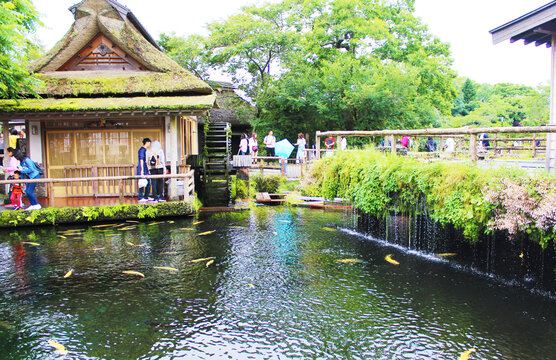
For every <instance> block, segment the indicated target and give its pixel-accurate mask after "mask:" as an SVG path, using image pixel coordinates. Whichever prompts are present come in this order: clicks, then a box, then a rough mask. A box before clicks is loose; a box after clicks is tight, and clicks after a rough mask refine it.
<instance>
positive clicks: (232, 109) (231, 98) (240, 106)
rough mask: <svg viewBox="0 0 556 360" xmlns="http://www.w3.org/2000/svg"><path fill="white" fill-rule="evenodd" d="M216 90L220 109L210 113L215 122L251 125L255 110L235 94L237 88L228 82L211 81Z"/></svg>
mask: <svg viewBox="0 0 556 360" xmlns="http://www.w3.org/2000/svg"><path fill="white" fill-rule="evenodd" d="M209 84H210V85H211V87H212V88H213V89H214V90H215V94H216V103H217V104H218V108H215V109H212V110H211V111H210V119H211V121H213V122H229V123H230V124H232V125H250V124H249V122H250V120H252V119H253V118H254V117H255V108H254V107H253V106H252V105H251V104H249V102H248V101H247V100H245V99H243V98H242V97H241V96H239V95H238V94H237V93H236V92H235V87H234V86H233V85H232V84H230V83H227V82H220V81H209Z"/></svg>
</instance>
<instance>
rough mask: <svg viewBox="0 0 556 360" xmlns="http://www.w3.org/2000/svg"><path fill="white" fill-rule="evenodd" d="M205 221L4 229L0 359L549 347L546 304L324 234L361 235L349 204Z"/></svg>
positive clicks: (389, 354) (378, 355) (490, 353)
mask: <svg viewBox="0 0 556 360" xmlns="http://www.w3.org/2000/svg"><path fill="white" fill-rule="evenodd" d="M202 220H204V222H202V223H200V224H197V225H194V224H195V223H196V220H195V219H193V218H186V219H183V220H174V221H170V222H169V221H165V222H145V223H140V224H135V223H124V224H115V226H107V227H88V228H79V229H77V228H75V229H74V228H72V229H69V228H59V229H40V230H34V231H28V230H26V231H19V232H11V233H9V232H4V233H2V234H0V236H1V240H2V243H0V256H1V260H0V289H1V293H0V339H1V340H0V358H2V359H55V358H61V357H62V356H61V355H58V354H57V353H56V350H55V349H54V348H52V347H50V346H49V345H48V340H55V341H57V342H59V343H61V344H63V345H65V347H66V348H67V350H68V351H69V355H68V358H72V359H151V358H152V359H162V358H164V359H173V358H175V359H178V358H187V359H207V358H261V359H282V358H319V359H320V358H351V359H405V358H417V359H454V358H457V357H458V356H459V354H460V353H461V352H463V351H465V350H468V349H470V348H473V347H475V348H477V350H478V352H477V353H476V354H474V355H472V357H471V358H473V356H475V358H480V359H552V358H553V354H554V353H555V351H556V344H555V343H554V341H553V340H554V338H555V336H556V316H555V315H556V310H555V306H554V302H553V300H550V299H547V298H542V297H535V296H532V295H531V294H530V293H528V292H526V291H524V290H522V289H520V288H512V287H508V286H500V285H498V284H496V283H495V282H492V281H491V280H489V279H485V278H483V277H478V276H476V275H473V274H471V273H465V272H459V271H456V270H455V269H454V268H453V267H450V266H449V265H448V264H446V263H442V262H430V261H427V260H426V259H423V258H419V257H415V256H412V255H411V254H408V253H404V252H401V251H398V250H396V249H392V248H388V247H382V246H381V245H380V244H377V243H375V242H372V241H369V240H367V239H365V238H363V237H360V236H357V235H356V234H353V235H352V234H349V233H346V232H344V231H334V229H339V228H342V229H344V228H353V229H355V228H356V225H357V220H356V219H354V217H353V216H352V215H351V214H340V213H323V212H320V211H310V210H300V209H295V210H291V209H284V208H282V209H280V208H278V209H276V208H257V209H255V210H253V211H251V212H244V213H238V214H215V215H211V216H209V217H207V218H205V219H202ZM212 230H215V232H214V233H210V234H208V235H205V236H199V235H198V234H200V233H203V232H207V231H212ZM23 242H27V243H26V244H23ZM29 243H39V244H40V245H39V246H34V245H32V244H29ZM388 254H392V255H393V258H395V259H396V260H397V261H399V263H400V265H398V266H395V265H393V264H391V263H388V262H386V261H385V260H384V258H385V256H386V255H388ZM211 257H214V258H215V262H214V263H213V264H209V266H207V262H208V261H209V260H208V259H207V258H211ZM196 259H207V260H202V261H198V262H192V260H196ZM342 259H359V260H361V261H360V262H353V263H345V264H344V263H341V262H339V261H338V260H342ZM155 267H158V268H155ZM167 268H176V269H178V270H179V271H177V272H175V271H172V270H171V269H167ZM69 270H73V273H72V275H71V276H69V277H67V278H64V275H65V274H66V273H67V272H68V271H69ZM123 271H137V272H140V273H141V274H143V275H144V276H145V277H144V278H143V277H141V276H137V275H128V274H124V273H123Z"/></svg>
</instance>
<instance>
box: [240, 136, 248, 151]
mask: <svg viewBox="0 0 556 360" xmlns="http://www.w3.org/2000/svg"><path fill="white" fill-rule="evenodd" d="M248 154H249V141H248V140H247V134H245V133H243V134H242V135H241V140H240V141H239V155H248Z"/></svg>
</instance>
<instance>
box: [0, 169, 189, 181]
mask: <svg viewBox="0 0 556 360" xmlns="http://www.w3.org/2000/svg"><path fill="white" fill-rule="evenodd" d="M192 176H195V171H194V170H191V171H189V172H187V173H185V174H168V175H144V176H140V175H130V176H103V177H83V178H43V179H40V178H38V179H18V180H0V185H5V184H34V183H37V184H48V183H63V182H85V181H113V180H140V179H179V178H189V177H192Z"/></svg>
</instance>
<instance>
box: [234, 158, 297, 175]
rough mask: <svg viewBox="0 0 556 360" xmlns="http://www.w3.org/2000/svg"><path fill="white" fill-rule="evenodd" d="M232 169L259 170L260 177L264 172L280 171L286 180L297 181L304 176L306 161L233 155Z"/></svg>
mask: <svg viewBox="0 0 556 360" xmlns="http://www.w3.org/2000/svg"><path fill="white" fill-rule="evenodd" d="M232 163H233V166H234V168H249V169H255V170H259V171H260V173H261V175H263V174H264V170H274V171H280V174H281V175H282V176H286V177H287V178H288V179H299V178H301V177H303V176H304V174H305V165H306V161H305V160H303V161H302V162H300V163H297V161H296V159H284V158H282V157H278V156H256V157H255V156H251V155H234V156H233V160H232Z"/></svg>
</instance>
